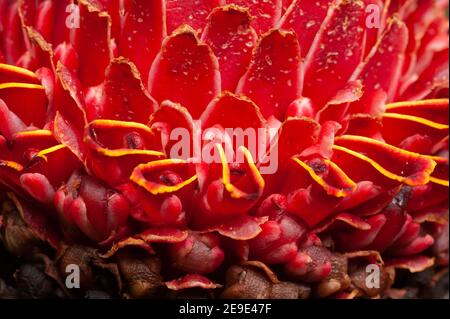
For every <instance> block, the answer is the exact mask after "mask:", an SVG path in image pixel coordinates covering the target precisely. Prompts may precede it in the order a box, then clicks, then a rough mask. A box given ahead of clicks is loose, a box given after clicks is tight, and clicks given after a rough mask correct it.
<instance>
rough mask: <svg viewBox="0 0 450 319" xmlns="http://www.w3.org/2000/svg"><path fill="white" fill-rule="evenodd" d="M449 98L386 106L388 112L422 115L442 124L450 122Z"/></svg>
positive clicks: (421, 116)
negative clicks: (449, 116)
mask: <svg viewBox="0 0 450 319" xmlns="http://www.w3.org/2000/svg"><path fill="white" fill-rule="evenodd" d="M448 104H449V100H448V99H436V100H422V101H411V102H398V103H392V104H388V105H387V106H386V111H387V113H397V114H404V115H410V116H416V117H420V118H423V119H426V120H429V121H433V122H436V123H440V124H447V125H448V123H449V119H448V115H449V110H448Z"/></svg>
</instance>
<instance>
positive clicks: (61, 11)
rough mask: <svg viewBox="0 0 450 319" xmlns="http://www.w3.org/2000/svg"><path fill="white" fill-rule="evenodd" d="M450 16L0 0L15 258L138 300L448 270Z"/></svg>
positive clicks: (337, 1)
mask: <svg viewBox="0 0 450 319" xmlns="http://www.w3.org/2000/svg"><path fill="white" fill-rule="evenodd" d="M197 2H198V3H197ZM447 8H448V1H445V0H444V1H434V0H420V1H418V0H413V1H400V0H399V1H394V0H391V1H387V0H386V1H381V0H380V1H373V0H351V1H350V0H314V1H312V0H290V1H281V0H267V1H252V0H227V1H225V0H208V1H200V2H199V1H196V2H195V4H194V2H193V1H185V0H152V1H148V0H121V1H118V0H117V1H116V0H101V1H100V0H99V1H93V0H77V1H76V0H61V1H60V0H58V1H56V0H39V1H28V0H16V1H12V0H0V201H1V202H2V203H3V208H2V213H1V215H0V239H2V241H3V243H4V245H5V247H6V248H7V249H8V250H10V251H11V252H12V253H13V254H16V255H19V256H24V255H27V254H30V255H33V254H36V253H38V252H39V253H42V249H41V247H42V246H47V248H46V249H47V250H45V251H46V252H48V251H49V250H50V251H51V250H53V251H56V252H57V254H56V257H54V256H55V254H53V255H51V254H49V256H51V257H49V260H48V261H47V262H48V263H51V264H52V265H55V269H57V268H58V267H59V269H63V266H64V265H65V264H66V263H68V261H71V262H72V263H74V262H75V263H78V264H80V265H81V266H82V267H83V269H84V270H85V271H84V276H86V278H88V279H89V278H91V277H89V276H88V275H89V274H91V275H92V273H93V271H94V270H92V269H91V267H94V268H95V267H97V268H99V267H100V268H102V269H103V270H105V269H107V270H108V271H110V272H111V273H112V274H113V275H114V276H113V277H115V278H116V279H117V282H118V284H117V287H118V288H117V291H115V292H114V294H116V295H117V296H132V297H137V298H142V297H152V296H157V295H158V294H160V293H161V291H163V292H164V293H166V295H165V296H168V295H170V296H174V295H175V296H176V295H181V296H184V294H189V292H192V291H198V289H203V290H205V291H208V293H212V294H214V295H216V296H222V297H224V298H307V297H309V296H310V295H311V296H317V297H333V298H354V297H379V296H384V295H385V293H386V292H387V291H389V289H390V287H391V286H392V284H393V283H394V281H395V279H394V277H395V276H394V274H395V271H396V270H398V269H407V270H409V271H411V272H420V271H423V270H425V269H427V268H429V267H433V266H436V267H448V242H447V243H446V242H445V239H447V241H448V227H449V226H448V187H449V182H448V165H449V164H448V161H449V155H448V154H449V153H448V134H449V122H448V106H449V100H448V92H447V89H448V81H449V80H448V78H449V75H448V47H449V42H448V37H447V36H448V20H447V19H446V17H445V15H444V12H445V10H446V9H447ZM368 266H376V267H378V269H380V270H381V272H380V276H381V277H380V280H381V283H382V284H381V285H380V286H379V288H377V289H372V288H370V287H366V286H365V285H364V284H363V283H364V282H365V281H364V278H363V277H364V273H365V271H366V269H367V267H368ZM133 270H136V274H134V273H133ZM225 274H226V276H225ZM60 276H64V273H62V274H60V275H58V276H57V275H54V273H53V277H52V278H53V279H55V280H57V279H58V278H61V277H60ZM279 278H280V279H282V281H280V279H279ZM88 279H86V282H91V281H90V279H89V280H88ZM123 280H126V281H127V284H123V283H122V281H123ZM86 285H87V283H86ZM255 287H256V288H258V289H260V293H258V294H256V293H255V291H254V289H255ZM67 293H69V292H67Z"/></svg>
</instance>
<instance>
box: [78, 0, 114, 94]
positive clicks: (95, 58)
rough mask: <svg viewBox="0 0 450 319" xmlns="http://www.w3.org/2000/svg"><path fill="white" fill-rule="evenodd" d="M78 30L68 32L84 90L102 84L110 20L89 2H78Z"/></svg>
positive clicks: (108, 56) (109, 42) (110, 55)
mask: <svg viewBox="0 0 450 319" xmlns="http://www.w3.org/2000/svg"><path fill="white" fill-rule="evenodd" d="M79 6H80V28H75V29H73V30H72V32H73V34H72V39H73V40H72V45H73V46H74V48H75V50H76V51H77V53H78V59H79V62H80V64H79V65H80V69H79V76H80V80H81V83H83V85H84V86H85V87H87V86H94V85H98V84H100V83H101V82H102V81H103V78H104V75H105V70H106V68H107V67H108V65H109V63H110V61H111V58H112V52H111V17H110V16H109V15H108V14H107V13H106V12H102V11H101V8H99V7H97V6H96V5H94V4H93V2H92V1H88V0H80V1H79Z"/></svg>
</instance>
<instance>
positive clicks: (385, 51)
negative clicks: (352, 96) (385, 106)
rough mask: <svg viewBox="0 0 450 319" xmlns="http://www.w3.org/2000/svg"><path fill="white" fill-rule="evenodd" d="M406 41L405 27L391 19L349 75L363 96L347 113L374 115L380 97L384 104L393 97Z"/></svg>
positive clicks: (377, 112)
mask: <svg viewBox="0 0 450 319" xmlns="http://www.w3.org/2000/svg"><path fill="white" fill-rule="evenodd" d="M407 42H408V30H407V29H406V26H405V24H404V23H403V22H402V21H400V20H398V18H393V19H392V20H391V21H390V22H389V25H388V27H387V30H386V32H385V33H384V35H383V37H382V38H381V40H380V41H379V43H378V45H377V46H375V47H374V48H373V49H372V52H371V53H370V54H369V56H368V57H367V60H366V61H365V62H363V63H362V64H361V65H360V66H359V67H358V69H357V70H356V72H355V73H354V74H353V75H352V80H357V79H360V80H361V81H362V83H363V85H364V88H365V91H364V95H363V97H362V98H361V99H360V100H359V101H358V102H356V103H354V104H352V106H351V108H350V112H351V113H353V114H355V113H368V114H370V115H378V114H379V112H380V109H379V107H380V105H379V104H378V102H379V101H378V99H379V97H380V95H383V94H387V96H386V98H387V100H388V102H389V101H392V100H393V99H394V98H395V93H396V92H397V87H398V83H399V79H400V76H401V69H402V66H403V61H404V54H405V49H406V45H407Z"/></svg>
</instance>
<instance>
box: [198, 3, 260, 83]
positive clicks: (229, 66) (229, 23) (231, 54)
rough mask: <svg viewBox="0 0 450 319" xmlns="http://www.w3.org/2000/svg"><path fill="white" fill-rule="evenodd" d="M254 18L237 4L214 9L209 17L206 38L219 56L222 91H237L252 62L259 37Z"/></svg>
mask: <svg viewBox="0 0 450 319" xmlns="http://www.w3.org/2000/svg"><path fill="white" fill-rule="evenodd" d="M250 21H251V17H250V15H249V14H248V12H246V11H244V10H243V9H241V8H240V7H235V6H226V7H220V8H217V9H214V10H213V12H212V13H211V15H210V16H209V18H208V23H207V25H206V28H205V30H204V31H203V35H202V41H204V42H205V43H206V44H208V45H209V46H210V47H211V49H212V50H213V52H214V54H215V55H216V57H217V59H218V60H219V65H220V74H221V76H222V91H224V90H230V91H234V90H235V89H236V86H237V85H238V82H239V79H240V78H241V77H242V75H244V73H245V71H246V70H247V66H248V65H249V64H250V61H251V57H252V52H253V48H254V47H255V45H256V40H257V35H256V33H255V31H254V30H253V28H251V27H250Z"/></svg>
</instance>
